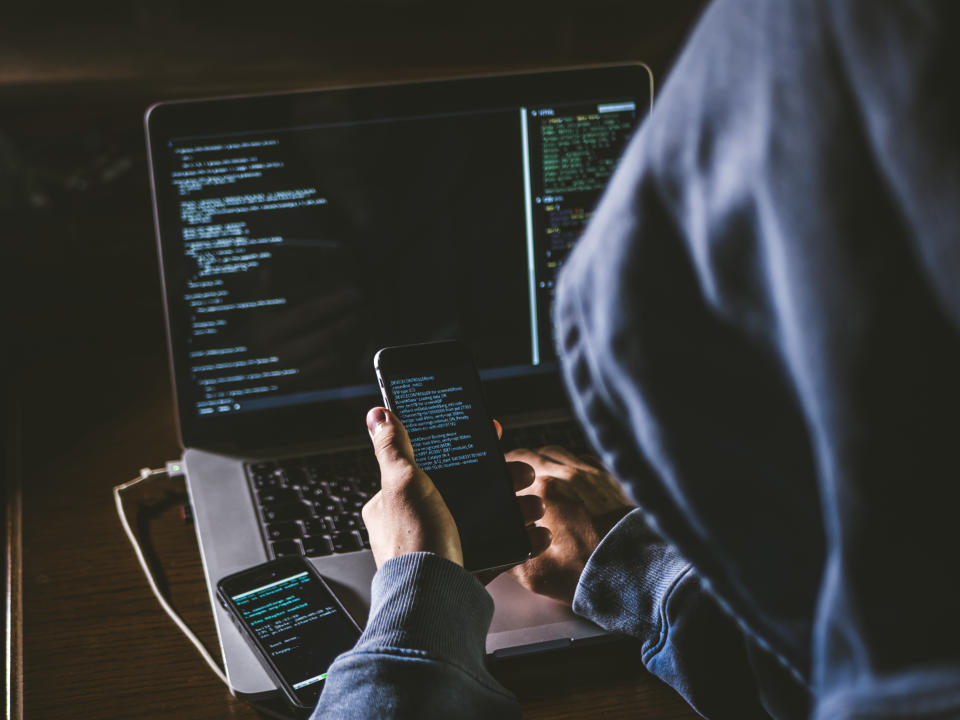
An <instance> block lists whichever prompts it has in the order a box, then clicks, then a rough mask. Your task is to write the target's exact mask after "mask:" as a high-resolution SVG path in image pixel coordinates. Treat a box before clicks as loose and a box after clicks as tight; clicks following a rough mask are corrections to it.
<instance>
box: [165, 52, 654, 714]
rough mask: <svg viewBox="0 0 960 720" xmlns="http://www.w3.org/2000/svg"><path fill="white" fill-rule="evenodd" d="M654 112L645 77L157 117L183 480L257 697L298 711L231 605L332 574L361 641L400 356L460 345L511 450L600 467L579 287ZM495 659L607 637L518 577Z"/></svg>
mask: <svg viewBox="0 0 960 720" xmlns="http://www.w3.org/2000/svg"><path fill="white" fill-rule="evenodd" d="M651 101H652V79H651V76H650V73H649V70H648V69H647V68H646V66H644V65H640V64H636V65H626V66H600V67H591V68H578V69H571V70H558V71H550V72H537V73H526V74H512V75H501V76H486V77H479V78H469V79H456V80H442V81H434V82H419V83H410V84H392V85H383V86H370V87H359V88H346V89H333V90H322V91H315V92H300V93H284V94H273V95H261V96H251V97H230V98H217V99H204V100H191V101H184V102H171V103H162V104H158V105H155V106H153V107H152V108H150V110H149V111H148V112H147V116H146V130H147V144H148V152H149V155H150V165H151V182H152V189H153V199H154V213H155V221H156V231H157V240H158V247H159V256H160V267H161V273H162V281H163V282H162V284H163V292H164V302H165V312H166V321H167V331H168V341H169V351H170V364H171V371H172V376H173V381H174V387H175V398H176V415H177V422H178V431H179V436H180V440H181V442H182V446H183V448H184V452H183V457H182V466H183V468H184V471H185V473H186V480H187V487H188V491H189V496H190V501H191V504H192V506H193V512H194V520H195V527H196V531H197V537H198V540H199V546H200V552H201V555H202V560H203V568H204V572H205V575H206V580H207V585H208V588H209V593H210V600H211V605H212V607H213V614H214V619H215V621H216V626H217V633H218V637H219V640H220V646H221V650H222V653H223V659H224V664H225V666H226V671H227V676H228V678H229V681H230V684H231V686H232V688H233V689H234V692H235V693H237V694H241V695H248V696H259V695H262V694H265V693H270V692H273V691H275V687H274V685H273V683H272V681H271V680H270V679H269V677H268V676H267V675H266V674H265V673H264V671H263V670H262V668H261V667H260V665H259V663H258V662H257V660H256V658H255V657H254V655H253V654H252V652H251V651H250V650H249V648H248V647H247V646H246V643H245V642H244V640H243V639H242V637H241V636H240V635H239V633H238V632H237V630H236V629H235V628H234V626H233V624H232V623H231V622H230V621H229V617H228V616H227V614H226V612H225V611H224V610H223V609H222V608H221V607H220V606H219V604H218V603H217V602H216V599H215V598H216V591H215V588H216V583H217V581H218V580H220V578H222V577H224V576H225V575H228V574H230V573H233V572H236V571H238V570H242V569H244V568H248V567H250V566H252V565H256V564H258V563H261V562H264V561H266V560H268V559H270V558H272V557H278V556H282V555H287V554H304V555H306V556H308V557H310V558H311V560H312V561H313V563H314V564H315V565H316V567H317V569H318V571H319V572H320V573H321V574H322V575H324V576H325V577H326V578H327V579H328V580H329V581H330V584H331V586H332V588H333V589H334V591H335V592H336V593H337V595H338V596H339V597H340V599H341V601H342V602H343V603H344V605H345V606H346V607H347V609H348V610H349V611H350V612H351V613H352V614H353V615H354V617H355V618H356V619H357V620H358V622H359V623H361V625H362V624H363V623H364V621H365V619H366V614H367V610H368V604H369V592H370V580H371V578H372V576H373V573H374V571H375V567H374V563H373V558H372V555H371V553H370V551H369V549H368V547H369V543H368V539H367V535H366V529H365V528H364V527H363V523H362V519H361V518H360V514H359V511H360V508H361V507H362V506H363V503H364V502H365V500H366V498H368V497H369V496H370V495H371V494H372V493H373V492H376V490H377V487H378V482H379V480H378V475H377V470H376V463H375V460H374V458H373V455H372V451H371V449H370V444H369V439H368V437H367V432H366V428H365V425H364V417H365V413H366V411H367V410H368V409H369V408H370V407H372V406H373V405H377V404H380V403H381V400H380V395H379V392H378V390H377V386H376V380H375V376H374V373H373V366H372V359H373V355H374V353H375V352H376V350H377V349H379V348H380V347H384V346H388V345H402V344H407V343H415V342H429V341H435V340H445V339H459V340H461V341H463V342H464V343H466V344H467V345H468V346H469V348H470V349H471V351H472V352H473V355H474V357H475V359H476V361H477V364H478V367H479V369H480V374H481V378H482V379H483V381H484V388H485V392H486V394H487V401H488V404H489V405H490V408H491V410H492V412H493V414H494V416H495V417H497V418H498V419H499V420H500V421H501V422H502V424H503V425H504V427H505V428H506V432H505V436H504V443H505V447H510V446H517V445H523V446H533V447H536V446H539V445H543V444H548V443H561V444H564V445H568V446H572V447H573V448H574V449H583V450H586V447H585V445H584V444H583V439H582V436H580V435H579V432H578V431H577V429H576V427H575V425H574V423H573V422H572V418H571V414H570V411H569V408H568V407H567V404H566V397H565V394H564V391H563V389H562V387H561V384H560V380H559V378H558V375H557V365H556V357H555V354H554V350H553V340H552V334H551V322H550V320H551V308H552V301H553V287H554V280H555V277H556V273H557V269H558V268H559V267H560V266H561V265H562V263H563V260H564V258H565V257H566V256H567V254H568V253H569V251H570V249H571V247H572V246H573V244H574V243H575V242H576V240H577V238H578V236H579V235H580V233H581V232H582V230H583V228H584V226H585V224H586V222H587V220H588V219H589V217H590V214H591V212H592V210H593V208H594V206H595V205H596V203H597V201H598V199H599V197H600V195H601V193H602V191H603V189H604V186H605V185H606V182H607V180H608V178H609V177H610V175H611V173H612V172H613V170H614V168H615V166H616V164H617V159H618V157H619V156H620V153H621V151H622V150H623V148H624V147H625V145H626V143H627V141H628V139H629V138H630V136H631V135H632V133H633V131H634V129H635V128H636V126H637V125H638V123H639V122H640V120H641V119H642V118H643V116H644V115H645V114H646V112H648V110H649V108H650V105H651ZM488 589H489V591H490V593H491V595H492V596H493V598H494V601H495V606H496V612H495V615H494V619H493V623H492V626H491V628H490V632H489V635H488V638H487V652H488V653H489V654H492V655H496V656H504V655H509V654H516V653H525V652H537V651H541V650H545V649H553V648H558V647H564V646H567V645H570V644H574V643H584V642H590V641H591V640H596V639H597V638H600V637H602V636H603V635H604V633H603V631H602V630H601V629H600V628H599V627H597V626H595V625H593V624H592V623H590V622H588V621H586V620H583V619H581V618H578V617H576V616H575V615H573V613H572V612H571V611H570V609H569V608H567V607H565V606H564V605H562V604H560V603H557V602H554V601H552V600H550V599H547V598H543V597H540V596H537V595H534V594H532V593H530V592H528V591H526V590H525V589H523V588H522V587H521V586H520V585H519V584H518V583H516V582H515V581H514V580H513V578H512V577H511V576H509V575H506V574H505V575H501V576H500V577H499V578H497V579H496V580H495V581H494V582H493V583H491V585H490V586H489V588H488Z"/></svg>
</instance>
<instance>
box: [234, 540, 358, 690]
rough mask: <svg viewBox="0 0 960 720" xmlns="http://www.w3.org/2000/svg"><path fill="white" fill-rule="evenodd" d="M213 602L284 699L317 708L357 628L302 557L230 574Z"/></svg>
mask: <svg viewBox="0 0 960 720" xmlns="http://www.w3.org/2000/svg"><path fill="white" fill-rule="evenodd" d="M217 597H218V599H219V600H220V604H221V605H223V607H224V608H226V610H227V612H228V613H229V614H230V617H231V619H232V620H233V622H234V624H235V625H236V626H237V628H238V629H239V630H240V633H241V634H242V635H243V636H244V638H245V639H246V641H247V642H248V643H249V645H250V647H251V648H253V651H254V653H255V654H256V656H257V659H259V660H260V664H261V665H263V667H264V669H265V670H266V671H267V673H268V674H269V675H270V676H271V677H272V678H273V680H274V682H275V683H276V684H277V687H279V688H280V690H281V691H282V692H283V694H284V695H285V696H286V697H287V700H288V701H289V702H290V703H292V704H293V705H295V706H296V707H299V708H305V709H310V708H313V707H314V706H316V704H317V700H318V699H319V697H320V693H321V691H322V690H323V686H324V681H325V680H326V677H327V669H328V668H329V667H330V664H331V663H332V662H333V660H334V658H336V657H337V655H339V654H340V653H342V652H344V651H346V650H349V649H350V648H352V647H353V645H354V643H356V641H357V638H358V637H360V628H359V627H358V626H357V624H356V623H355V622H354V621H353V618H351V617H350V614H349V613H348V612H347V611H346V610H344V608H343V605H341V604H340V602H339V601H338V600H337V598H336V596H334V594H333V593H332V592H331V591H330V588H329V587H328V586H327V583H326V582H325V581H324V579H323V578H322V577H321V576H320V574H319V573H317V571H316V570H315V569H314V567H313V564H312V563H311V562H310V561H309V560H306V559H305V558H302V557H285V558H280V559H278V560H271V561H270V562H267V563H264V564H263V565H257V566H256V567H252V568H250V569H249V570H243V571H242V572H238V573H234V574H233V575H228V576H227V577H225V578H223V579H222V580H220V582H218V583H217Z"/></svg>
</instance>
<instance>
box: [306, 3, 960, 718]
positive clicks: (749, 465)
mask: <svg viewBox="0 0 960 720" xmlns="http://www.w3.org/2000/svg"><path fill="white" fill-rule="evenodd" d="M958 15H960V5H958V4H955V3H947V2H933V1H925V0H902V1H901V2H897V3H877V2H875V1H874V0H846V1H845V2H842V3H838V2H831V1H830V0H808V1H806V2H800V1H799V0H795V1H791V2H786V1H785V2H779V3H769V2H766V0H717V2H714V3H713V4H712V5H710V6H709V7H708V8H707V10H706V11H705V13H704V15H703V17H702V18H701V20H700V22H699V23H698V26H697V28H696V30H695V31H694V33H693V35H692V36H691V38H690V40H689V42H688V44H687V47H686V48H685V50H684V52H683V53H682V56H681V57H680V59H679V61H678V63H677V64H676V66H675V68H674V69H673V71H672V73H671V76H670V78H669V80H668V82H667V83H666V86H665V88H664V90H663V92H662V94H661V96H660V98H659V99H658V101H657V104H656V106H655V108H654V110H653V111H652V113H651V114H650V115H649V117H648V119H647V120H646V121H645V123H644V125H643V126H642V127H641V129H640V130H639V132H638V133H637V135H636V136H635V137H634V138H633V140H632V141H631V143H630V145H629V147H628V149H627V150H626V152H625V154H624V157H623V158H622V160H621V162H620V165H619V167H618V169H617V171H616V173H615V175H614V177H613V178H612V180H611V182H610V184H609V187H608V189H607V191H606V193H605V195H604V197H603V199H602V201H601V202H600V204H599V206H598V208H597V210H596V212H595V214H594V217H593V218H592V220H591V222H590V226H589V228H588V230H587V232H586V233H585V235H584V237H583V238H582V239H581V241H580V242H579V243H578V246H577V248H576V249H575V251H574V252H573V253H572V254H571V256H570V258H569V260H568V261H567V263H566V264H565V266H564V268H563V270H562V273H561V278H560V282H559V287H558V291H557V305H556V317H555V322H556V336H557V344H558V356H559V360H560V365H561V369H562V373H563V376H564V379H565V381H566V384H567V387H568V389H569V391H570V397H571V401H572V404H573V407H574V410H575V411H576V413H577V415H578V416H579V418H580V420H581V421H582V423H583V425H584V427H585V428H586V430H587V433H588V436H589V438H590V440H591V442H592V443H593V445H594V447H595V448H596V450H597V451H598V454H599V457H600V458H601V460H602V462H603V465H602V466H600V465H596V464H594V463H592V462H589V461H584V460H582V459H579V458H576V457H573V456H571V455H569V454H568V453H565V452H564V451H562V450H561V449H558V448H544V449H540V450H539V451H534V450H522V451H519V452H517V453H515V454H514V455H512V456H511V458H510V459H511V460H513V461H516V462H522V463H525V464H526V465H527V466H529V467H530V468H532V470H533V473H532V474H531V473H530V471H524V470H523V469H522V468H523V466H522V465H517V466H514V473H515V477H517V478H519V480H520V481H519V482H518V485H519V486H523V485H524V484H525V483H526V482H528V481H529V480H531V478H533V479H534V481H533V482H532V484H530V485H528V486H527V487H521V489H520V491H519V492H521V493H522V494H524V495H536V496H537V497H539V498H540V499H541V500H542V503H543V507H542V515H541V517H540V518H539V520H538V521H537V522H538V524H539V525H540V526H543V527H544V528H546V529H549V530H550V531H551V533H552V542H551V543H550V545H549V546H548V547H547V548H546V549H544V550H543V551H542V552H541V553H540V554H539V556H538V557H537V558H535V559H533V560H531V561H529V562H528V563H526V564H525V565H523V566H521V567H520V568H518V569H516V570H515V571H514V572H515V574H516V575H517V577H518V578H519V579H520V580H521V581H522V582H524V583H526V584H527V585H528V586H529V587H532V588H533V589H534V590H537V591H539V592H544V593H546V594H549V595H552V596H553V597H557V598H561V599H563V600H566V601H569V602H571V603H572V606H573V609H574V610H575V611H576V612H578V613H579V614H581V615H584V616H585V617H587V618H590V619H592V620H594V621H595V622H597V623H599V624H600V625H602V626H603V627H605V628H608V629H610V630H614V631H618V632H623V633H626V634H629V635H633V636H635V637H637V638H639V640H640V648H641V650H640V652H639V657H638V662H642V663H643V664H644V665H645V666H646V667H647V668H648V669H650V670H651V671H652V672H653V673H655V674H656V675H658V676H659V677H661V678H663V679H664V680H665V681H666V682H668V683H669V684H670V685H672V686H673V687H674V688H676V689H677V691H678V692H680V693H681V694H682V695H683V696H684V698H686V700H687V701H688V702H689V703H690V704H691V705H692V706H693V707H694V708H695V709H696V710H697V711H698V712H700V713H701V714H703V715H705V716H708V717H734V718H748V717H755V716H774V717H778V718H779V717H785V718H789V717H801V716H808V715H812V716H814V717H817V718H907V717H909V718H934V717H936V718H942V717H960V621H958V617H957V616H958V613H957V611H956V606H957V597H958V593H957V590H958V585H960V584H958V581H957V575H958V572H957V570H956V562H955V560H954V557H953V554H954V549H955V547H956V530H955V528H956V526H957V521H956V513H957V508H958V507H960V483H958V482H957V478H958V459H957V455H956V451H955V447H956V443H957V438H958V437H960V412H958V408H960V372H957V368H960V333H958V329H960V283H958V282H957V278H960V241H958V239H957V238H958V228H960V201H958V198H960V133H958V132H957V128H960V85H958V84H957V83H956V82H955V81H954V78H953V74H954V72H955V69H956V68H957V67H960V57H958V55H960V44H958V43H957V42H956V41H955V37H954V34H955V33H956V31H957V30H958V29H960V24H958V22H957V21H958V19H960V18H958ZM368 423H369V426H370V429H371V436H372V439H373V444H374V447H375V449H376V452H377V457H378V459H379V461H380V467H381V473H382V483H383V489H382V490H381V492H380V493H379V494H378V495H377V496H375V498H374V499H373V500H372V501H371V503H370V504H369V505H368V507H367V508H366V509H365V513H364V517H365V520H366V522H367V525H368V528H369V530H370V536H371V543H372V546H373V551H374V556H375V559H376V560H377V563H378V566H379V570H378V572H377V575H376V577H375V578H374V580H373V593H372V608H371V615H370V622H369V624H368V626H367V629H366V630H365V632H364V634H363V637H362V638H361V640H360V641H359V642H358V644H357V647H356V648H355V649H354V650H353V651H351V652H348V653H346V654H344V655H343V656H341V657H340V658H339V659H338V660H337V661H336V662H335V663H334V665H333V666H332V667H331V669H330V677H329V679H328V685H327V688H326V689H325V690H324V693H323V695H322V697H321V700H320V704H319V705H318V708H317V710H316V714H315V716H316V717H325V716H328V715H329V716H336V715H338V714H343V715H347V714H349V715H350V716H351V717H354V716H356V717H365V716H371V717H372V716H376V717H390V716H397V717H401V716H402V717H517V716H519V707H518V705H517V703H516V701H515V699H514V698H513V697H512V696H511V695H510V694H509V693H507V692H506V691H505V690H504V689H503V688H502V687H500V686H499V685H498V684H497V683H496V682H495V681H494V680H493V678H492V677H491V676H490V675H489V674H488V673H487V672H486V671H485V670H484V668H483V664H482V656H483V636H484V633H485V630H486V627H487V625H488V623H489V621H490V616H491V611H492V608H491V602H490V599H489V596H487V595H486V593H485V592H484V590H483V587H482V586H481V585H480V583H479V582H478V581H477V580H476V579H475V578H473V577H472V576H470V575H469V574H467V573H466V572H464V571H463V569H462V568H461V567H459V565H458V562H459V560H460V556H459V546H458V540H457V536H456V532H455V528H454V527H453V526H452V524H451V521H450V518H449V514H448V513H446V512H445V507H444V506H443V503H442V501H441V500H440V499H439V497H438V496H437V494H436V490H435V489H434V488H433V487H432V484H431V482H430V480H429V478H428V477H427V476H426V475H424V474H423V473H421V472H419V471H418V470H417V468H416V465H415V463H414V462H413V459H412V456H411V454H410V450H409V444H408V442H407V440H406V436H405V433H404V431H403V428H402V427H401V426H400V424H399V423H398V422H397V420H396V418H394V417H393V416H392V415H390V414H389V413H386V412H385V411H383V410H382V409H374V410H373V411H371V413H370V415H369V416H368ZM604 468H608V469H609V474H608V473H607V471H606V470H604ZM524 472H526V473H527V475H526V479H523V477H522V476H523V473H524ZM611 475H612V476H613V477H615V478H616V479H617V481H619V483H621V484H622V485H623V487H624V488H626V489H627V490H628V492H629V495H630V498H631V499H632V501H635V503H636V505H637V506H638V507H637V508H636V509H631V507H630V506H631V505H632V503H628V502H627V501H626V498H625V497H624V496H622V495H619V494H618V492H619V491H618V489H617V487H616V486H615V485H614V484H613V481H612V480H611V477H610V476H611ZM529 507H530V505H528V509H529ZM540 511H541V508H536V512H535V513H531V514H528V520H532V519H533V516H534V515H539V514H540ZM537 532H538V533H539V535H538V537H539V541H540V542H541V543H542V542H544V541H545V539H546V538H545V532H546V530H539V531H537ZM344 708H349V713H347V712H344Z"/></svg>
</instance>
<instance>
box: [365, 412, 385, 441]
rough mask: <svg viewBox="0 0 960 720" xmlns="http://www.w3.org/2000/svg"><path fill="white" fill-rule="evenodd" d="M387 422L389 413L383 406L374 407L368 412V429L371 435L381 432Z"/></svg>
mask: <svg viewBox="0 0 960 720" xmlns="http://www.w3.org/2000/svg"><path fill="white" fill-rule="evenodd" d="M386 422H387V413H386V412H384V410H383V408H373V410H371V411H370V412H368V413H367V430H368V431H369V432H370V436H371V437H372V436H374V435H376V434H377V433H378V432H380V428H382V427H383V426H384V425H385V424H386Z"/></svg>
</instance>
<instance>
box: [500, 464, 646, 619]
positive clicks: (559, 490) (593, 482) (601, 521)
mask: <svg viewBox="0 0 960 720" xmlns="http://www.w3.org/2000/svg"><path fill="white" fill-rule="evenodd" d="M507 460H510V461H519V462H523V463H526V464H527V465H530V466H531V467H532V468H533V469H534V472H535V473H536V478H535V480H534V482H533V484H532V485H530V486H529V487H528V488H526V489H524V490H521V491H520V492H518V493H517V494H518V495H528V494H534V495H538V496H540V498H541V499H542V500H543V507H544V514H543V518H542V519H541V520H540V522H539V523H538V524H539V525H541V526H544V527H546V528H547V529H549V530H550V532H551V533H552V536H553V540H552V542H551V543H550V546H549V547H548V548H547V549H546V550H545V551H544V552H542V553H541V554H540V555H538V556H537V557H535V558H532V559H530V560H527V561H526V562H525V563H523V564H522V565H517V566H516V567H514V568H513V569H511V570H510V574H512V575H513V576H514V577H515V578H516V579H517V580H519V581H520V584H522V585H523V586H525V587H526V588H527V589H529V590H532V591H533V592H535V593H539V594H541V595H546V596H548V597H552V598H554V599H555V600H560V601H562V602H565V603H567V604H572V603H573V594H574V592H575V591H576V589H577V583H578V582H579V580H580V574H581V573H582V572H583V568H584V566H585V565H586V564H587V560H589V559H590V556H591V555H592V554H593V551H594V550H595V549H596V547H597V545H599V544H600V541H601V540H602V539H603V538H604V536H605V535H606V534H607V533H608V532H609V531H610V528H612V527H613V526H614V525H616V524H617V522H618V521H619V520H620V519H621V518H622V517H623V516H624V515H626V514H627V513H628V512H630V511H631V510H632V509H633V508H634V505H633V503H632V502H630V500H629V498H627V496H626V495H625V494H624V492H623V489H622V488H621V487H620V483H618V482H617V481H616V480H615V479H614V478H613V477H612V476H611V475H610V473H608V472H607V471H606V469H604V467H603V465H601V464H600V462H599V461H596V460H593V459H591V458H587V457H577V456H576V455H574V454H573V453H571V452H569V451H567V450H564V449H563V448H561V447H555V446H548V447H543V448H540V449H539V450H527V449H518V450H512V451H510V452H509V453H507Z"/></svg>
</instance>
